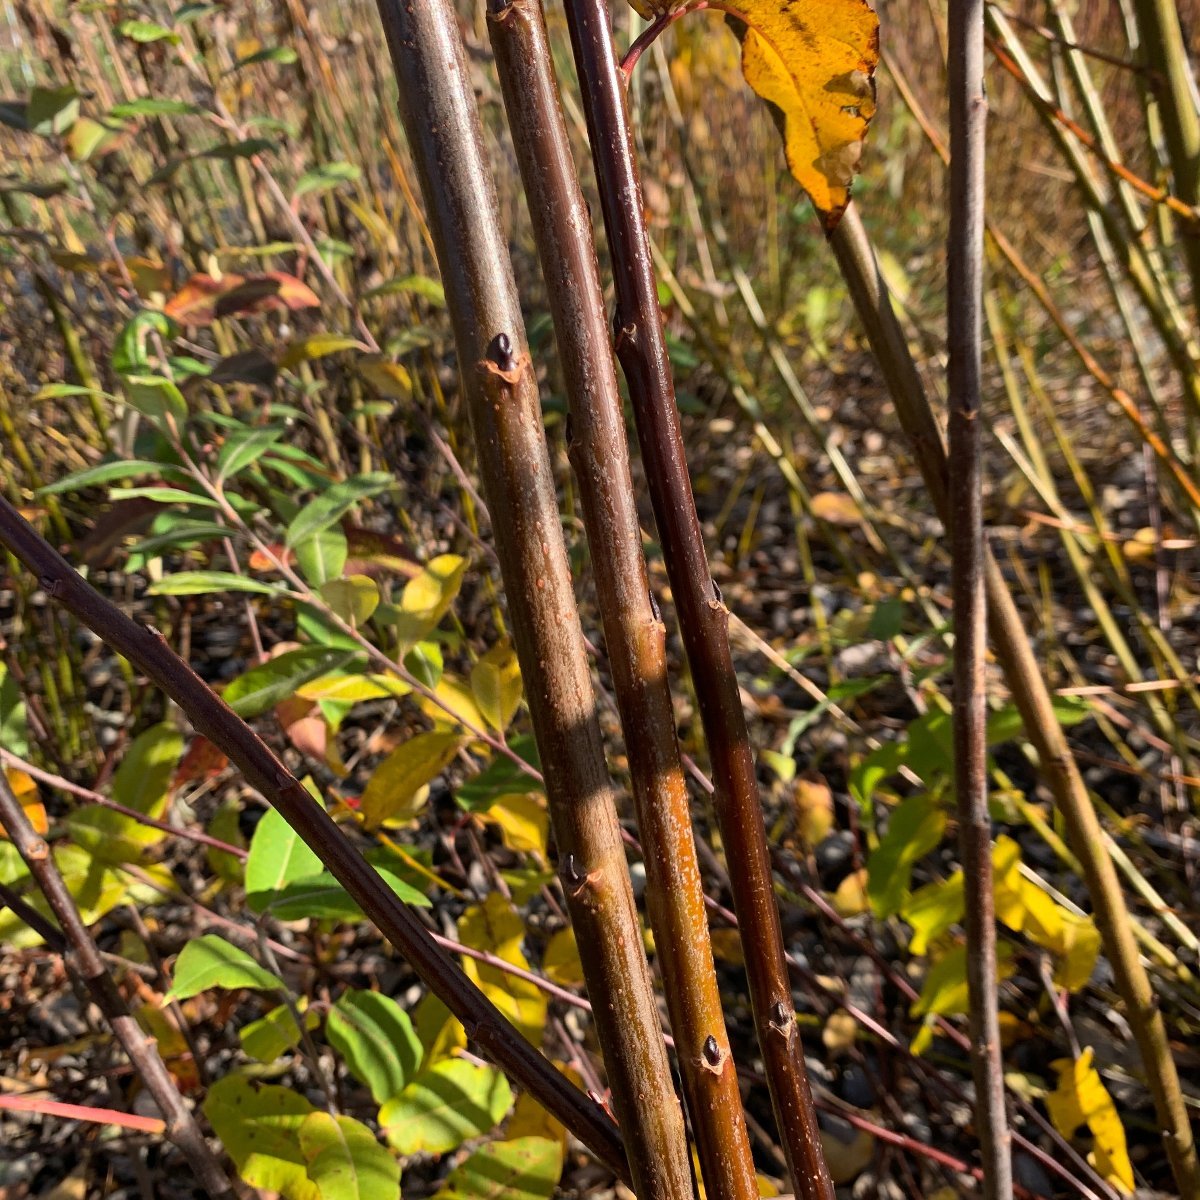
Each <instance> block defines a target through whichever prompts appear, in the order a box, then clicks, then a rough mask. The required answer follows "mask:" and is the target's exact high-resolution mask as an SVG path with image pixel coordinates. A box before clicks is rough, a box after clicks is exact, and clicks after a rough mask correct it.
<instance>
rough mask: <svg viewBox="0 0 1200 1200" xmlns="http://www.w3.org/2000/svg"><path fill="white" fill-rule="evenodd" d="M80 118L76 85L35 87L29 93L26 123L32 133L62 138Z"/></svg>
mask: <svg viewBox="0 0 1200 1200" xmlns="http://www.w3.org/2000/svg"><path fill="white" fill-rule="evenodd" d="M78 117H79V93H78V92H77V91H76V90H75V87H74V85H72V84H69V83H67V84H64V85H63V86H62V87H35V88H34V89H33V91H32V92H30V93H29V104H28V106H27V107H26V109H25V123H26V127H27V128H28V130H29V132H30V133H37V134H40V135H41V136H43V137H60V136H61V135H62V134H64V133H66V132H67V130H68V129H70V128H71V126H72V125H74V124H75V122H76V120H77V119H78Z"/></svg>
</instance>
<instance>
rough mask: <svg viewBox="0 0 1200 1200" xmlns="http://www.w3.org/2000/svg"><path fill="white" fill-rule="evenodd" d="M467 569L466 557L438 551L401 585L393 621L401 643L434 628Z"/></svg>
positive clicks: (419, 637)
mask: <svg viewBox="0 0 1200 1200" xmlns="http://www.w3.org/2000/svg"><path fill="white" fill-rule="evenodd" d="M466 569H467V560H466V559H465V558H462V557H460V556H459V555H457V554H441V555H439V556H438V557H437V558H435V559H433V560H432V561H430V562H429V563H427V564H426V566H425V569H424V570H423V571H422V572H421V573H420V574H419V575H416V576H414V577H413V578H412V579H410V580H409V581H408V582H407V583H406V584H405V585H404V591H403V593H402V594H401V596H400V618H399V620H397V621H396V622H395V627H396V632H397V634H398V635H399V638H400V641H401V643H402V644H403V645H405V646H415V645H416V644H417V643H418V642H419V641H421V640H422V639H424V638H425V637H426V636H427V635H428V634H430V633H431V632H432V631H433V630H434V629H436V628H437V626H438V623H439V622H440V621H441V619H442V618H443V617H444V616H445V615H446V613H447V612H448V611H449V608H450V605H451V604H453V603H454V597H455V596H457V595H458V589H459V588H460V587H461V586H462V581H463V574H464V573H465V572H466Z"/></svg>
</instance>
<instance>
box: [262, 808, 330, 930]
mask: <svg viewBox="0 0 1200 1200" xmlns="http://www.w3.org/2000/svg"><path fill="white" fill-rule="evenodd" d="M322 870H323V867H322V863H321V860H320V859H319V858H318V857H317V856H316V855H315V854H314V853H313V852H312V851H311V850H310V849H309V848H308V846H307V845H305V843H304V842H302V841H301V840H300V835H299V834H298V833H296V831H295V830H294V829H293V828H292V827H291V826H290V825H289V824H288V823H287V822H286V821H285V820H284V819H283V817H282V816H281V815H280V813H279V812H277V811H276V810H275V809H273V808H271V809H268V810H267V811H266V812H265V813H264V814H263V816H262V819H261V820H260V821H259V823H258V825H257V827H256V828H255V830H254V837H253V838H251V840H250V854H249V856H248V857H247V859H246V903H247V904H248V905H249V907H250V909H251V910H252V911H253V912H262V911H263V909H264V908H266V907H267V905H268V904H270V903H271V901H272V900H274V899H275V896H276V893H277V892H279V891H280V889H281V888H283V887H284V886H285V885H286V884H288V883H291V882H292V881H293V880H295V879H303V878H305V877H306V876H310V875H318V874H320V873H321V871H322Z"/></svg>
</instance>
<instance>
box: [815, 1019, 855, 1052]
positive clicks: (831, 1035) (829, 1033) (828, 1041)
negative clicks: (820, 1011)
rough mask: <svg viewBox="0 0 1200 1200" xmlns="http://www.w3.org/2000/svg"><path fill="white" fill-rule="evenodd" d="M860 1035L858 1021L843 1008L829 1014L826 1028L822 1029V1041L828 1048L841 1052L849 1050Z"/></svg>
mask: <svg viewBox="0 0 1200 1200" xmlns="http://www.w3.org/2000/svg"><path fill="white" fill-rule="evenodd" d="M857 1037H858V1022H857V1021H856V1020H855V1019H854V1018H853V1017H852V1016H851V1015H850V1014H849V1013H848V1012H845V1011H844V1010H843V1009H840V1008H839V1009H835V1010H834V1011H833V1012H831V1013H830V1014H829V1019H828V1020H827V1021H826V1022H825V1028H824V1029H822V1030H821V1041H822V1042H823V1043H824V1045H825V1049H826V1050H830V1051H832V1052H833V1053H834V1054H839V1053H841V1052H842V1051H843V1050H849V1049H850V1048H851V1047H852V1046H853V1045H854V1041H855V1039H856V1038H857Z"/></svg>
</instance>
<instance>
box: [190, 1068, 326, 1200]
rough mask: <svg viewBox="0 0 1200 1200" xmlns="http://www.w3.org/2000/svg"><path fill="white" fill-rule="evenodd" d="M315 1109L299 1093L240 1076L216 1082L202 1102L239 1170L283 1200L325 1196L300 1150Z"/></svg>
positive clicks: (214, 1129) (311, 1199) (251, 1183)
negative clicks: (303, 1130)
mask: <svg viewBox="0 0 1200 1200" xmlns="http://www.w3.org/2000/svg"><path fill="white" fill-rule="evenodd" d="M316 1111H317V1110H316V1109H314V1108H313V1106H312V1105H311V1104H309V1102H308V1101H307V1100H305V1098H304V1097H303V1096H301V1095H300V1094H299V1093H298V1092H293V1091H291V1090H290V1089H289V1088H283V1087H263V1088H255V1087H253V1086H252V1085H251V1084H250V1081H249V1080H248V1079H246V1078H245V1076H242V1075H226V1076H225V1078H224V1079H219V1080H217V1082H216V1083H214V1084H213V1085H212V1087H210V1088H209V1089H208V1097H207V1099H206V1100H205V1101H204V1115H205V1116H206V1117H208V1120H209V1123H210V1124H211V1125H212V1127H213V1132H214V1133H215V1134H216V1135H217V1137H218V1138H220V1140H221V1144H222V1145H223V1146H224V1147H225V1149H226V1150H227V1151H228V1152H229V1157H230V1158H232V1159H233V1162H234V1165H235V1166H236V1167H237V1169H238V1174H239V1175H241V1177H242V1178H243V1179H244V1180H245V1181H246V1182H247V1183H248V1184H250V1185H251V1187H257V1188H263V1189H264V1190H266V1191H269V1192H278V1193H279V1195H280V1196H282V1197H284V1200H322V1197H321V1191H320V1188H318V1187H317V1185H316V1184H315V1183H314V1182H313V1181H312V1180H311V1179H310V1178H309V1176H308V1167H307V1161H306V1159H305V1157H304V1153H303V1151H302V1150H301V1148H300V1126H301V1125H302V1124H303V1123H304V1120H305V1118H306V1117H309V1116H311V1115H312V1114H313V1113H314V1112H316Z"/></svg>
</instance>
